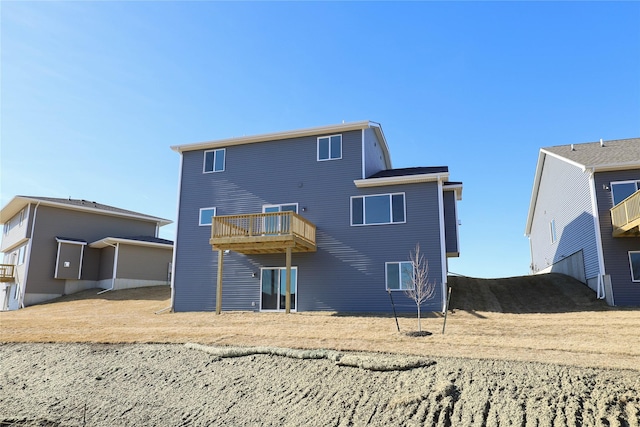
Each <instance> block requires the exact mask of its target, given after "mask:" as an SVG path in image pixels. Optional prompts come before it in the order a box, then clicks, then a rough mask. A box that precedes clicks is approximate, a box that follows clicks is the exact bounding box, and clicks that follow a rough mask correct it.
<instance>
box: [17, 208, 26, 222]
mask: <svg viewBox="0 0 640 427" xmlns="http://www.w3.org/2000/svg"><path fill="white" fill-rule="evenodd" d="M24 217H25V212H24V209H22V210H21V211H20V221H19V223H18V224H19V225H20V226H22V223H23V222H24Z"/></svg>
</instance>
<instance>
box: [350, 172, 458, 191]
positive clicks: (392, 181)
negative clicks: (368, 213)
mask: <svg viewBox="0 0 640 427" xmlns="http://www.w3.org/2000/svg"><path fill="white" fill-rule="evenodd" d="M447 179H449V173H448V172H446V173H444V172H439V173H423V174H418V175H403V176H389V177H384V178H367V179H356V180H354V181H353V183H354V184H355V185H356V187H358V188H368V187H381V186H385V185H399V184H417V183H421V182H435V181H444V180H447Z"/></svg>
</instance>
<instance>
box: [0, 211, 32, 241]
mask: <svg viewBox="0 0 640 427" xmlns="http://www.w3.org/2000/svg"><path fill="white" fill-rule="evenodd" d="M29 212H30V210H29V206H25V207H24V212H23V215H24V217H23V220H22V223H21V222H20V212H18V214H17V215H14V216H13V217H12V218H11V219H9V220H8V221H6V227H7V230H6V231H7V232H6V234H5V233H4V231H5V224H3V227H2V233H3V234H2V243H1V244H0V250H1V251H2V252H5V251H9V250H10V249H13V247H14V246H16V245H17V244H19V243H20V242H21V241H23V240H24V239H26V238H27V237H29V230H30V227H31V223H30V221H29V220H30V217H31V215H30V213H29ZM3 220H4V218H3Z"/></svg>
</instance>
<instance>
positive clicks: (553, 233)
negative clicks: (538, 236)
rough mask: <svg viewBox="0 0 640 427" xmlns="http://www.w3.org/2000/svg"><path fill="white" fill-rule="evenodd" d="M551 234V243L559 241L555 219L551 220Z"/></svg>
mask: <svg viewBox="0 0 640 427" xmlns="http://www.w3.org/2000/svg"><path fill="white" fill-rule="evenodd" d="M549 234H550V237H551V244H554V243H555V242H557V241H558V228H557V227H556V220H555V219H552V220H551V221H549Z"/></svg>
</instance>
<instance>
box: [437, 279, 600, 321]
mask: <svg viewBox="0 0 640 427" xmlns="http://www.w3.org/2000/svg"><path fill="white" fill-rule="evenodd" d="M449 286H451V288H452V290H451V301H450V303H449V309H451V310H464V311H487V312H498V313H569V312H577V311H602V310H610V309H611V308H610V307H609V306H607V304H606V302H605V301H604V300H599V299H597V298H596V294H595V292H593V291H592V290H591V289H590V288H589V287H587V285H585V284H583V283H581V282H579V281H577V280H575V279H574V278H572V277H569V276H565V275H564V274H558V273H549V274H539V275H533V276H521V277H507V278H501V279H476V278H473V277H463V276H451V277H449Z"/></svg>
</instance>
